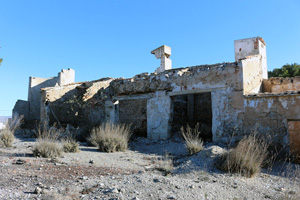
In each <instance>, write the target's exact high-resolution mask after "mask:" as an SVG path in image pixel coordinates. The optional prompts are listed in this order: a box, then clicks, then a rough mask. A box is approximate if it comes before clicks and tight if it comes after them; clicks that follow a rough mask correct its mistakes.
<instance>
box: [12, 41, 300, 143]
mask: <svg viewBox="0 0 300 200" xmlns="http://www.w3.org/2000/svg"><path fill="white" fill-rule="evenodd" d="M234 52H235V62H231V63H220V64H213V65H199V66H192V67H185V68H176V69H172V66H171V60H170V56H171V48H170V47H168V46H165V45H163V46H161V47H159V48H157V49H155V50H153V51H152V52H151V53H152V54H154V55H155V56H156V58H158V59H161V65H160V66H159V67H158V68H157V70H156V71H155V72H154V73H151V74H148V73H142V74H138V75H136V76H135V77H132V78H128V79H124V78H102V79H99V80H95V81H88V82H81V83H73V81H74V71H73V70H70V69H69V70H63V71H62V72H61V73H60V74H59V76H58V77H54V78H50V79H41V78H30V86H29V95H28V101H20V100H19V101H18V102H17V104H16V106H15V108H14V110H13V113H14V114H18V115H24V116H25V118H28V119H38V120H40V121H43V122H47V123H49V124H53V123H55V122H59V123H61V124H72V125H73V126H78V127H84V126H86V125H87V124H88V125H89V126H94V125H97V124H100V123H102V122H105V121H111V122H115V123H117V122H119V123H131V124H132V126H133V127H134V131H135V134H136V135H138V136H145V137H148V138H151V139H167V138H169V137H171V136H172V135H173V134H175V133H178V132H179V131H180V127H181V126H185V125H187V124H190V125H192V126H193V125H195V124H197V123H200V124H201V130H202V132H203V137H204V138H205V139H207V140H212V141H213V142H222V143H224V142H225V143H226V142H227V141H228V139H229V138H231V137H232V135H233V138H234V139H235V138H236V139H239V138H241V137H242V136H243V135H245V134H249V133H250V132H251V131H253V130H254V129H257V131H259V132H261V133H264V134H265V135H266V137H271V138H272V139H274V141H276V142H278V144H290V146H291V148H296V146H295V144H296V142H298V141H297V140H299V139H298V138H297V137H299V136H297V134H299V128H300V77H293V78H270V79H268V73H267V58H266V44H265V42H264V40H263V39H262V38H260V37H255V38H249V39H242V40H236V41H235V42H234ZM299 142H300V140H299ZM297 144H299V143H297ZM293 145H294V146H293Z"/></svg>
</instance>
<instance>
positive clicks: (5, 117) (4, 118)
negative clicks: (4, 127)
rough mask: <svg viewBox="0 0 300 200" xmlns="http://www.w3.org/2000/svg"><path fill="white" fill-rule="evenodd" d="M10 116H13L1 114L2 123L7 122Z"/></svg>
mask: <svg viewBox="0 0 300 200" xmlns="http://www.w3.org/2000/svg"><path fill="white" fill-rule="evenodd" d="M8 118H11V116H0V123H5V121H6V120H7V119H8Z"/></svg>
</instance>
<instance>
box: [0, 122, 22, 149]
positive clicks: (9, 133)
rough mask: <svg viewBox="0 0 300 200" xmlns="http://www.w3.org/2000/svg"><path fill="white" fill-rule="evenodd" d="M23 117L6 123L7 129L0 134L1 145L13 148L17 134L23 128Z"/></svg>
mask: <svg viewBox="0 0 300 200" xmlns="http://www.w3.org/2000/svg"><path fill="white" fill-rule="evenodd" d="M22 120H23V117H14V118H13V119H12V120H11V121H10V122H9V123H6V125H5V129H4V130H2V131H1V132H0V145H3V146H5V147H11V146H12V143H13V141H14V139H15V136H14V134H15V132H16V130H18V129H19V128H20V126H21V123H22Z"/></svg>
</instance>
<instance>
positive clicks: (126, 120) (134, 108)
mask: <svg viewBox="0 0 300 200" xmlns="http://www.w3.org/2000/svg"><path fill="white" fill-rule="evenodd" d="M119 122H120V123H122V124H131V129H132V131H133V136H134V137H147V99H129V100H120V101H119Z"/></svg>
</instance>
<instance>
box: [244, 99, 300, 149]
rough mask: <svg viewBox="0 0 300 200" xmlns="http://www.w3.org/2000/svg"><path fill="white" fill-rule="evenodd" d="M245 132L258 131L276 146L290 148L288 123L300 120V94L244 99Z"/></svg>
mask: <svg viewBox="0 0 300 200" xmlns="http://www.w3.org/2000/svg"><path fill="white" fill-rule="evenodd" d="M244 104H245V113H246V114H245V115H244V131H245V133H250V132H251V131H253V130H254V129H257V131H258V132H259V133H263V134H264V135H265V136H266V138H269V139H270V140H272V141H273V143H274V144H277V145H283V146H288V144H289V137H288V121H289V120H295V119H298V120H300V112H299V109H298V108H299V105H300V95H299V94H294V95H291V94H287V95H284V94H283V95H276V94H260V95H256V96H251V95H250V96H246V97H245V99H244Z"/></svg>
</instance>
